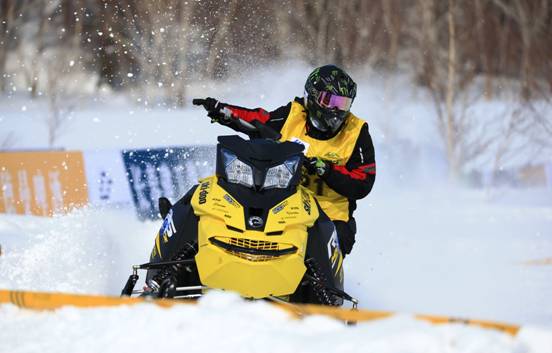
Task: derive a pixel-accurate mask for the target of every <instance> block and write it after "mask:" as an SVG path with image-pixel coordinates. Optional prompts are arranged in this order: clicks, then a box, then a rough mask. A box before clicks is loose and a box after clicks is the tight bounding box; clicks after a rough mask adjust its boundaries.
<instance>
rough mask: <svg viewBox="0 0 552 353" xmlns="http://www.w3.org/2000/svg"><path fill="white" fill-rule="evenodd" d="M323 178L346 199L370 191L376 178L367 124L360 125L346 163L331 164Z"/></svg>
mask: <svg viewBox="0 0 552 353" xmlns="http://www.w3.org/2000/svg"><path fill="white" fill-rule="evenodd" d="M323 179H324V181H325V182H326V184H328V186H329V187H331V188H332V189H334V190H335V191H336V192H337V193H339V194H341V195H343V196H345V197H347V198H348V199H352V200H359V199H362V198H364V197H365V196H366V195H368V194H369V193H370V191H371V190H372V186H373V185H374V182H375V180H376V159H375V152H374V144H373V143H372V137H371V136H370V133H369V132H368V124H366V123H365V124H364V126H362V129H361V130H360V134H359V136H358V139H357V141H356V144H355V148H354V150H353V153H352V155H351V158H349V161H348V162H347V164H346V165H345V166H337V165H335V164H334V165H332V167H331V169H330V171H329V172H328V174H327V175H325V176H324V177H323Z"/></svg>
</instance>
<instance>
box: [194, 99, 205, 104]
mask: <svg viewBox="0 0 552 353" xmlns="http://www.w3.org/2000/svg"><path fill="white" fill-rule="evenodd" d="M203 103H205V99H200V98H195V99H193V100H192V104H193V105H203Z"/></svg>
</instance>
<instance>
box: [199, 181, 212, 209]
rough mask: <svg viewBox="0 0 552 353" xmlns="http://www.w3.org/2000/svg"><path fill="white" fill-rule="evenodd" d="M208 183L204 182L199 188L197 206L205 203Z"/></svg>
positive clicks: (209, 184)
mask: <svg viewBox="0 0 552 353" xmlns="http://www.w3.org/2000/svg"><path fill="white" fill-rule="evenodd" d="M210 186H211V183H210V182H208V181H207V182H205V183H203V184H201V185H200V186H199V204H200V205H202V204H204V203H205V202H207V194H208V193H209V190H208V189H209V187H210Z"/></svg>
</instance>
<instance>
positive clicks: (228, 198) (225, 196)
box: [223, 194, 240, 207]
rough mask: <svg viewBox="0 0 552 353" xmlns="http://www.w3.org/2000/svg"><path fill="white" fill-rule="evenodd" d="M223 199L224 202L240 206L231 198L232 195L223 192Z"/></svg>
mask: <svg viewBox="0 0 552 353" xmlns="http://www.w3.org/2000/svg"><path fill="white" fill-rule="evenodd" d="M223 197H224V199H225V200H226V202H228V203H229V204H231V205H232V206H234V207H240V205H239V204H238V201H236V200H234V199H233V198H232V196H230V195H228V194H224V196H223Z"/></svg>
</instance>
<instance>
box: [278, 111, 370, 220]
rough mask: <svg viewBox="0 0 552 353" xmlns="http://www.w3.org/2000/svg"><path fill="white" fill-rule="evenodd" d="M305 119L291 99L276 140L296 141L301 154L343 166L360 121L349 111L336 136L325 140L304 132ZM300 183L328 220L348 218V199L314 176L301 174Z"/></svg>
mask: <svg viewBox="0 0 552 353" xmlns="http://www.w3.org/2000/svg"><path fill="white" fill-rule="evenodd" d="M306 119H307V113H306V112H305V110H304V107H303V106H302V105H301V104H299V103H297V102H292V103H291V110H290V112H289V115H288V117H287V119H286V122H285V123H284V126H283V127H282V130H281V131H280V133H281V134H282V137H281V139H280V141H293V142H297V143H300V144H302V145H303V146H305V151H304V153H305V155H306V156H307V157H318V158H321V159H324V160H327V161H331V162H332V163H335V164H336V165H338V166H344V165H345V164H346V163H347V161H348V160H349V158H350V157H351V155H352V153H353V149H354V148H355V144H356V141H357V138H358V135H359V134H360V130H361V128H362V125H364V121H363V120H361V119H359V118H357V117H356V116H354V115H353V114H352V113H350V114H349V116H348V117H347V120H346V121H345V123H344V126H343V128H342V129H341V131H340V132H339V133H338V134H337V135H336V136H334V137H332V138H331V139H329V140H317V139H315V138H312V137H310V136H308V135H307V120H306ZM302 184H303V186H305V187H307V188H309V190H311V191H312V192H313V193H314V194H315V195H316V199H317V200H318V203H319V204H320V207H322V209H323V210H324V212H326V214H327V215H328V217H330V219H331V220H332V221H337V220H339V221H345V222H346V221H348V220H349V200H348V199H347V198H346V197H345V196H342V195H340V194H338V193H337V192H336V191H334V190H333V189H332V188H330V187H329V186H328V185H327V184H326V182H325V181H324V180H322V179H321V178H319V177H318V176H317V175H308V174H307V173H303V180H302Z"/></svg>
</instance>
